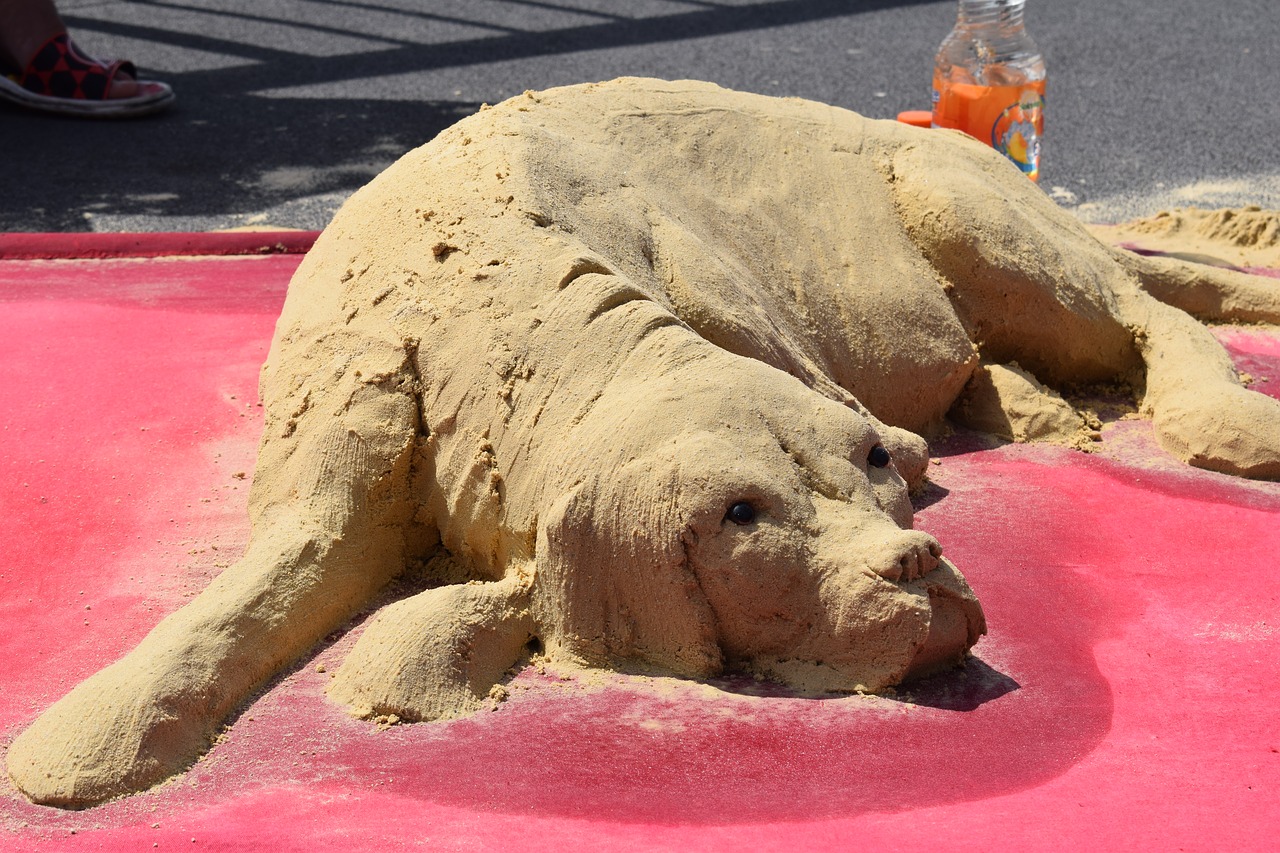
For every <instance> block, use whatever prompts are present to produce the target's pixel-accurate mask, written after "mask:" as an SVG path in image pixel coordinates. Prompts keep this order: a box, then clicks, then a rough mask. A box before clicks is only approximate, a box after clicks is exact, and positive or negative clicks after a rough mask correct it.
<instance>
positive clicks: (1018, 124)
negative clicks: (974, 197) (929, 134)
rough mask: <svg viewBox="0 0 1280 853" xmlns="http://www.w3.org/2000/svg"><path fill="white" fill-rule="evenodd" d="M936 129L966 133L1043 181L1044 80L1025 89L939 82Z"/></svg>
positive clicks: (935, 91) (936, 86) (935, 90)
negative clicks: (1041, 164) (1041, 141)
mask: <svg viewBox="0 0 1280 853" xmlns="http://www.w3.org/2000/svg"><path fill="white" fill-rule="evenodd" d="M933 126H934V127H950V128H955V129H956V130H962V131H964V132H965V133H967V134H969V135H970V136H972V137H973V138H974V139H977V140H980V141H982V142H985V143H986V144H987V145H990V146H991V147H992V148H994V149H996V150H997V151H999V152H1000V153H1001V154H1003V155H1004V156H1006V157H1008V158H1009V159H1010V160H1012V161H1013V163H1014V165H1016V166H1017V167H1018V168H1019V169H1021V170H1022V171H1023V173H1024V174H1026V176H1027V177H1029V178H1031V180H1033V181H1036V180H1039V179H1040V137H1041V136H1043V135H1044V81H1043V80H1039V81H1037V82H1035V83H1025V84H1023V85H1021V86H978V85H975V84H973V83H947V82H945V81H944V80H942V79H941V78H940V77H939V76H937V75H935V76H934V78H933Z"/></svg>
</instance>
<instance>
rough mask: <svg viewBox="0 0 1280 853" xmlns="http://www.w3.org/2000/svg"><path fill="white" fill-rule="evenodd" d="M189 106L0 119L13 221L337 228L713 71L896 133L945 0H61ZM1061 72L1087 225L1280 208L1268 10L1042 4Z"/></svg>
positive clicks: (89, 29) (1052, 60) (1077, 195)
mask: <svg viewBox="0 0 1280 853" xmlns="http://www.w3.org/2000/svg"><path fill="white" fill-rule="evenodd" d="M59 8H60V9H61V10H62V12H63V15H64V17H65V18H66V19H67V22H68V24H69V26H70V27H71V30H72V33H73V35H75V37H76V38H77V40H78V41H79V42H80V43H81V44H82V46H83V47H85V48H86V49H88V50H89V52H91V53H93V54H95V55H102V56H127V57H129V58H132V59H134V60H135V61H136V62H137V63H138V64H139V66H140V67H141V68H142V69H143V71H144V72H146V73H147V74H148V75H150V76H154V77H157V78H159V79H164V80H167V81H168V82H170V83H171V84H172V85H173V86H174V88H175V89H176V90H177V92H178V96H179V104H178V106H177V108H176V109H174V110H173V111H172V112H170V113H168V114H166V115H163V116H159V117H155V118H152V119H146V120H139V121H133V122H84V121H75V120H70V119H61V118H50V117H45V116H38V115H35V114H30V113H25V112H21V111H18V110H16V109H12V108H8V107H0V230H3V231H134V230H136V231H161V230H208V229H216V228H228V227H236V226H245V225H258V226H264V225H270V226H280V227H292V228H321V227H323V226H324V225H325V223H326V222H327V221H328V220H329V218H330V217H331V216H332V214H333V212H334V211H335V210H336V208H337V206H338V205H339V204H340V203H341V202H342V200H343V199H344V198H345V197H346V196H347V195H349V194H350V193H351V192H352V191H353V190H355V189H357V188H358V187H359V186H360V185H362V184H363V183H364V182H366V181H367V180H368V179H369V178H371V177H372V176H373V175H375V174H376V173H377V172H378V171H380V170H381V169H382V168H384V167H385V166H386V165H388V164H389V163H391V162H392V161H393V160H394V159H395V158H397V157H398V156H399V155H400V154H402V153H404V152H405V151H407V150H409V149H411V148H414V147H416V146H418V145H421V144H422V143H424V142H426V141H428V140H429V139H431V137H432V136H434V135H435V134H436V133H438V132H439V131H440V130H441V129H442V128H444V127H446V126H448V125H449V124H451V123H453V122H454V121H456V120H458V119H459V118H461V117H463V116H465V115H467V114H469V113H471V112H473V111H475V110H476V108H477V107H478V106H479V105H480V104H481V103H482V102H497V101H499V100H502V99H504V98H507V97H510V96H513V95H516V94H519V93H521V92H523V91H524V90H526V89H540V88H546V87H549V86H555V85H562V84H569V83H578V82H584V81H590V80H602V79H608V78H612V77H616V76H620V75H643V76H655V77H665V78H698V79H703V80H711V81H713V82H716V83H719V84H720V85H723V86H727V87H730V88H735V89H742V90H747V91H752V92H760V93H765V94H771V95H793V96H799V97H804V98H812V99H816V100H820V101H825V102H828V103H832V104H837V105H839V106H842V107H847V108H850V109H854V110H857V111H859V112H861V113H864V114H865V115H868V116H872V117H876V118H888V117H892V116H894V115H896V114H897V112H898V111H899V110H903V109H911V108H927V106H928V100H929V98H928V96H929V85H930V74H931V68H932V59H933V54H934V52H935V50H936V48H937V45H938V43H939V42H940V41H941V40H942V38H943V36H944V35H946V33H947V31H948V30H949V29H950V27H951V25H952V23H953V21H954V17H955V8H956V6H955V2H954V0H938V2H931V1H930V0H715V2H712V0H634V2H616V1H615V0H260V2H255V3H246V2H236V0H64V2H62V3H60V4H59ZM1027 22H1028V25H1029V28H1030V30H1031V32H1032V34H1033V35H1034V37H1035V38H1036V40H1037V41H1038V42H1039V44H1040V46H1041V49H1042V51H1043V53H1044V54H1045V57H1046V60H1047V63H1048V67H1049V92H1048V99H1047V101H1048V107H1047V128H1046V142H1045V154H1044V157H1045V159H1044V170H1043V178H1042V181H1041V185H1042V186H1043V187H1044V189H1045V190H1046V191H1047V192H1049V193H1051V194H1052V195H1053V196H1054V197H1055V198H1056V199H1057V200H1058V201H1059V203H1060V204H1062V205H1063V206H1065V207H1069V208H1071V209H1073V210H1075V211H1077V212H1078V213H1079V215H1081V216H1082V217H1083V218H1086V219H1089V220H1092V221H1118V220H1121V219H1126V218H1129V217H1131V216H1135V215H1145V214H1148V213H1151V212H1154V211H1156V210H1158V209H1161V208H1164V207H1170V206H1187V205H1197V206H1201V207H1216V206H1226V205H1239V204H1258V205H1262V206H1264V207H1271V208H1280V146H1277V144H1276V139H1277V131H1280V106H1277V96H1278V95H1280V49H1278V48H1277V44H1278V43H1280V5H1276V3H1275V0H1217V2H1212V3H1209V2H1202V0H1201V1H1200V2H1197V0H1028V7H1027Z"/></svg>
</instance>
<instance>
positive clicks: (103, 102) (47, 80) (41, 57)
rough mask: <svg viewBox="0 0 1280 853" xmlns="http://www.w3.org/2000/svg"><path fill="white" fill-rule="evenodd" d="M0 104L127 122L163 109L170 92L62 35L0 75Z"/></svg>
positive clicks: (170, 99)
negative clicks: (20, 65) (15, 68)
mask: <svg viewBox="0 0 1280 853" xmlns="http://www.w3.org/2000/svg"><path fill="white" fill-rule="evenodd" d="M0 100H6V101H9V102H11V103H15V104H18V105H20V106H24V107H27V108H29V109H34V110H40V111H43V112H52V113H59V114H62V115H76V116H97V117H101V118H127V117H133V116H141V115H148V114H151V113H155V112H160V111H161V110H164V109H168V108H169V107H170V106H171V105H172V104H173V102H174V100H175V99H174V94H173V90H172V89H170V88H169V86H168V85H166V84H165V83H161V82H158V81H154V80H140V79H138V75H137V71H136V70H135V69H134V67H133V63H131V62H120V61H114V62H103V61H101V60H97V59H94V58H92V57H90V56H88V55H86V54H85V53H83V52H82V51H81V50H79V49H78V48H77V47H76V45H75V43H74V42H72V41H71V38H70V37H69V36H68V35H67V34H66V32H61V33H58V34H57V35H55V36H54V37H53V38H51V39H49V41H47V42H46V43H45V44H44V45H43V46H42V47H41V48H40V49H39V50H37V51H36V52H35V54H34V55H33V56H32V57H31V59H30V60H29V61H28V62H27V64H26V66H25V67H24V68H22V69H21V70H18V71H11V72H10V73H8V74H7V75H5V76H4V77H0Z"/></svg>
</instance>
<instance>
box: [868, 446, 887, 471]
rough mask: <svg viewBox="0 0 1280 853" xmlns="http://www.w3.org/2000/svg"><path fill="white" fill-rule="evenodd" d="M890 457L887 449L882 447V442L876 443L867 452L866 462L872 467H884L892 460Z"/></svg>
mask: <svg viewBox="0 0 1280 853" xmlns="http://www.w3.org/2000/svg"><path fill="white" fill-rule="evenodd" d="M892 458H893V457H891V456H890V455H889V451H887V450H885V449H884V445H883V444H877V445H876V446H875V447H873V448H871V452H870V453H868V454H867V464H868V465H870V466H871V467H872V468H884V467H886V466H887V465H888V464H889V463H890V462H891V461H892Z"/></svg>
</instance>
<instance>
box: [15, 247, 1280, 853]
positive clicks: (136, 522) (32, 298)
mask: <svg viewBox="0 0 1280 853" xmlns="http://www.w3.org/2000/svg"><path fill="white" fill-rule="evenodd" d="M298 260H299V259H298V257H296V256H287V255H275V256H267V257H260V258H237V259H209V258H202V259H154V260H107V261H103V260H98V261H4V262H0V303H3V311H0V375H2V377H3V380H2V381H0V470H3V472H4V476H3V477H0V505H2V506H3V507H4V509H5V511H4V512H3V513H2V514H0V750H3V749H6V748H7V746H8V744H9V743H10V742H11V741H12V739H13V738H14V737H15V736H16V735H17V734H18V733H19V732H20V731H21V730H22V729H23V728H24V727H25V726H26V725H28V724H29V723H30V722H31V721H32V720H33V719H34V718H35V717H36V715H37V714H38V713H39V712H40V711H41V710H43V709H44V708H46V707H47V706H48V705H49V704H50V703H51V702H53V701H54V700H56V699H57V698H58V697H59V696H61V695H62V694H63V693H64V692H66V691H67V690H68V689H70V688H71V687H72V686H73V685H74V684H75V683H76V682H78V681H79V680H80V679H82V678H84V677H86V676H88V675H90V674H92V673H93V672H95V671H96V670H98V669H99V668H100V667H102V666H104V665H105V664H107V663H109V662H111V661H112V660H114V659H116V658H117V657H118V656H119V655H121V654H123V653H124V652H126V651H127V650H128V649H130V648H131V647H132V646H133V645H134V644H135V643H136V642H137V641H138V640H139V639H140V638H141V637H142V636H143V635H144V634H145V633H146V632H147V630H149V629H150V628H151V627H152V626H153V625H154V624H155V623H156V622H157V621H158V620H159V619H160V618H161V617H162V616H163V615H164V614H167V613H169V612H171V611H172V610H174V609H175V608H177V607H178V606H180V605H181V604H182V603H183V602H184V601H185V600H186V599H187V598H189V597H190V596H191V595H193V594H194V593H195V592H197V591H198V590H200V589H201V588H202V587H203V586H204V585H205V583H206V582H207V581H208V580H209V579H210V578H211V577H212V576H213V575H214V574H216V573H217V572H218V571H219V570H220V569H221V568H222V567H224V566H225V565H227V564H228V563H229V562H231V561H233V560H234V559H235V557H236V556H237V555H238V553H239V551H240V549H241V548H242V547H243V545H244V542H245V538H246V534H247V521H246V515H245V505H246V497H247V493H248V485H249V482H250V479H251V477H252V472H253V461H254V454H255V446H256V442H257V438H258V433H259V431H260V429H261V423H262V410H261V408H259V407H258V406H257V397H256V384H257V370H258V367H259V365H260V364H261V362H262V360H263V358H264V357H265V355H266V350H267V346H268V343H269V339H270V335H271V331H272V328H273V324H274V321H275V317H276V315H277V313H278V311H279V307H280V303H281V300H282V298H283V295H284V290H285V285H286V283H287V280H288V277H289V275H290V274H291V273H292V271H293V269H294V268H295V267H296V265H297V263H298ZM1219 335H1220V337H1221V339H1222V340H1223V341H1224V342H1225V343H1227V344H1228V346H1229V347H1230V348H1231V349H1232V351H1233V353H1234V354H1235V355H1236V356H1237V358H1238V360H1239V362H1240V364H1241V367H1242V368H1243V369H1245V370H1247V371H1248V372H1249V373H1250V374H1252V375H1253V376H1254V377H1255V378H1256V380H1257V381H1256V384H1255V386H1254V387H1256V388H1259V389H1261V390H1263V391H1265V392H1266V393H1270V394H1272V395H1273V396H1280V334H1277V333H1276V331H1275V330H1270V331H1266V330H1258V329H1242V328H1231V329H1223V330H1220V331H1219ZM941 453H942V455H941V456H940V459H939V461H940V464H938V465H935V466H934V467H933V468H932V470H931V477H932V479H933V481H934V483H935V485H934V486H933V487H932V488H931V489H930V490H929V492H928V493H927V494H926V496H925V499H924V501H923V502H922V503H924V504H927V505H925V506H923V507H922V509H921V510H920V512H919V513H918V516H917V518H918V524H919V526H920V527H922V528H924V529H927V530H929V531H930V532H932V533H934V534H936V535H937V536H938V537H939V539H940V540H941V541H942V542H943V544H944V546H945V548H946V550H947V553H948V554H949V555H950V557H951V558H952V559H953V560H954V561H955V562H956V563H957V565H959V566H960V567H961V569H962V570H963V571H964V572H965V574H966V576H967V577H968V578H969V580H970V582H971V583H972V585H973V587H974V588H975V590H976V591H977V593H978V595H979V597H980V598H981V599H982V601H983V604H984V606H985V608H986V612H987V617H988V620H989V623H990V627H991V632H990V634H989V635H988V636H987V637H986V638H984V639H983V640H982V641H981V642H980V643H979V645H978V646H977V648H976V649H975V652H976V659H975V660H973V661H971V663H970V664H969V665H968V666H967V667H966V668H965V669H964V670H962V671H959V672H957V673H954V674H951V675H948V676H945V677H940V678H936V679H934V680H933V681H932V682H930V683H927V684H924V685H921V686H918V687H917V688H915V689H913V690H912V691H910V692H909V693H908V694H907V695H904V696H900V697H898V698H897V699H893V698H868V697H844V698H833V699H823V700H812V699H798V698H793V697H789V696H786V695H783V694H782V693H781V692H780V691H776V690H770V689H768V688H767V687H766V688H761V687H760V686H759V685H754V684H751V683H747V682H743V681H741V680H727V681H724V682H720V683H717V684H716V685H713V686H712V687H709V688H708V687H703V686H699V685H696V684H691V683H687V682H680V681H675V680H670V679H657V680H645V679H639V678H627V677H621V676H607V677H603V678H601V679H585V680H568V681H561V680H559V679H556V678H554V677H553V676H550V675H545V674H539V673H537V672H534V671H531V670H530V671H526V672H525V673H523V674H522V675H520V676H519V677H518V678H517V679H516V681H515V682H514V683H513V685H512V691H511V698H510V699H509V700H508V701H507V702H506V703H504V704H503V705H501V706H500V707H499V709H498V710H497V711H495V712H486V713H482V714H480V715H477V716H475V717H472V718H470V719H465V720H460V721H455V722H450V723H434V724H419V725H412V726H398V727H393V728H391V729H386V730H380V729H378V728H377V727H375V726H374V725H372V724H370V723H366V722H362V721H359V720H354V719H351V718H349V717H348V716H346V715H345V714H344V713H343V711H342V709H340V708H339V707H337V706H335V705H333V704H331V703H329V702H328V701H327V700H326V699H325V697H324V694H323V688H324V686H325V684H326V683H327V681H328V679H329V678H330V675H331V673H332V672H333V670H334V669H335V668H336V666H337V664H338V663H340V661H341V660H342V657H343V655H344V654H345V651H346V650H347V649H348V648H349V647H350V646H351V643H352V642H353V640H354V637H355V636H356V634H357V633H358V628H357V630H355V631H351V632H349V633H341V635H340V636H335V637H334V638H332V642H331V643H330V644H329V645H327V646H325V647H323V648H321V649H318V650H317V651H316V652H315V653H314V655H312V656H309V657H308V658H307V659H305V660H303V661H302V662H300V663H299V664H298V666H297V667H296V668H295V669H294V670H292V671H291V672H289V673H287V674H285V675H284V676H283V677H281V678H280V679H278V680H277V681H276V682H275V683H274V684H272V685H271V686H270V688H269V689H268V690H266V691H265V692H264V693H263V694H262V695H261V696H260V697H258V698H257V699H256V700H254V701H253V703H252V704H251V705H250V706H249V707H248V708H247V709H245V710H244V711H243V713H241V714H240V715H239V716H238V717H237V718H236V719H235V720H234V721H232V723H231V725H230V726H229V728H228V730H227V732H226V735H225V738H224V739H223V741H222V742H221V743H219V744H218V745H217V746H216V747H215V748H214V749H213V750H212V751H211V752H210V753H209V754H208V755H207V756H206V757H205V758H204V759H203V760H202V761H200V762H199V763H197V764H196V765H195V767H194V768H192V769H191V770H190V771H189V772H187V773H186V774H184V775H182V776H179V777H177V778H176V779H174V780H172V781H170V782H169V783H167V784H165V785H163V786H161V787H159V788H157V789H155V790H152V791H149V792H146V793H143V794H140V795H137V796H134V797H130V798H127V799H124V800H122V801H118V802H113V803H108V804H106V805H103V806H100V807H98V808H94V809H88V810H85V811H79V812H64V811H58V810H55V809H49V808H43V807H39V806H34V805H32V804H30V803H28V802H27V801H26V800H25V799H23V798H22V797H21V796H20V795H19V794H18V793H17V792H16V791H15V790H14V789H13V787H12V785H11V783H9V782H8V780H7V778H6V779H5V780H4V781H3V782H0V849H5V850H8V849H16V850H80V849H87V850H98V849H130V850H132V849H161V850H164V849H170V850H172V849H175V848H181V849H184V850H193V849H227V850H259V849H274V850H307V851H322V850H351V849H377V850H397V849H401V848H410V847H415V848H416V847H423V848H425V849H450V850H452V849H459V850H483V849H497V848H501V849H515V850H548V851H550V850H564V849H593V850H601V849H603V850H654V849H682V850H685V849H687V850H721V849H723V850H730V849H733V850H739V849H744V848H748V849H763V850H773V849H814V848H819V847H833V848H835V849H850V848H853V847H855V846H856V847H857V848H866V849H885V848H889V849H901V850H937V849H973V850H995V849H1020V850H1036V849H1071V850H1078V849H1138V850H1166V849H1187V850H1221V849H1232V848H1234V849H1270V848H1272V847H1273V845H1274V838H1273V833H1274V831H1275V827H1277V826H1280V637H1278V636H1277V626H1278V625H1280V617H1278V616H1277V615H1276V614H1277V609H1278V608H1277V604H1278V603H1277V597H1278V596H1277V593H1276V591H1275V587H1273V586H1272V581H1273V580H1275V579H1276V578H1277V576H1278V574H1277V568H1276V566H1275V560H1276V554H1277V553H1278V552H1280V485H1277V484H1274V483H1251V482H1247V481H1241V480H1237V479H1233V478H1230V477H1225V476H1220V475H1215V474H1210V473H1205V472H1201V471H1195V470H1192V469H1189V468H1186V467H1184V466H1182V465H1180V464H1178V463H1176V462H1174V461H1172V460H1171V459H1169V458H1168V457H1167V456H1166V455H1165V454H1164V453H1163V452H1162V451H1160V450H1159V449H1158V448H1157V447H1156V446H1155V445H1154V444H1153V442H1152V439H1151V435H1150V429H1149V425H1148V424H1147V423H1146V422H1143V421H1119V422H1116V423H1114V424H1111V425H1109V426H1108V428H1107V430H1106V440H1105V441H1104V442H1103V444H1102V445H1101V450H1100V452H1098V453H1096V454H1091V455H1086V454H1082V453H1077V452H1072V451H1067V450H1062V449H1057V448H1050V447H1043V446H1017V445H1005V446H991V445H990V444H989V443H985V442H983V441H981V440H979V439H978V438H977V437H975V436H971V435H959V436H957V437H956V438H954V439H953V440H951V441H950V442H949V444H948V445H947V446H946V447H944V448H942V451H941ZM320 667H324V668H325V670H326V671H324V672H321V671H319V668H320ZM907 700H911V701H907ZM153 845H155V847H154V848H153Z"/></svg>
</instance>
